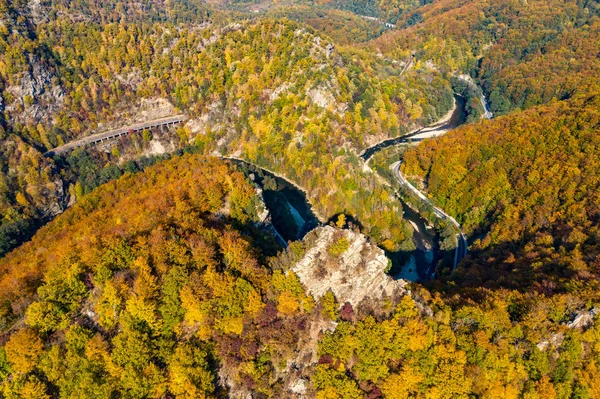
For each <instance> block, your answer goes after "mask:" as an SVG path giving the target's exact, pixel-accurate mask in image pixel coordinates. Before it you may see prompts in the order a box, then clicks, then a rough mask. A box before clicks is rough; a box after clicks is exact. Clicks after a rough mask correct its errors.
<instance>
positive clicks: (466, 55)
mask: <svg viewBox="0 0 600 399" xmlns="http://www.w3.org/2000/svg"><path fill="white" fill-rule="evenodd" d="M418 13H419V15H420V18H419V19H421V20H422V22H421V23H419V24H417V25H414V26H410V27H409V25H411V24H410V23H409V20H406V19H405V20H404V22H399V24H401V25H402V24H404V26H406V29H400V30H397V31H394V32H392V33H389V34H386V35H384V36H383V37H382V38H381V39H379V40H378V41H377V42H376V46H377V47H378V48H379V50H380V51H382V52H383V53H384V54H389V55H390V56H396V57H406V55H407V54H409V52H411V51H414V52H416V53H417V57H418V58H419V59H420V60H422V62H425V61H428V60H431V61H432V62H433V63H434V64H435V65H436V66H437V67H438V68H442V69H443V70H446V71H448V72H452V71H454V70H456V69H459V70H462V71H468V72H470V73H471V74H473V75H474V76H476V77H478V78H479V79H480V80H481V83H482V86H483V88H484V90H485V91H486V94H488V97H489V100H490V104H491V107H492V111H493V112H494V113H495V114H503V113H507V112H509V111H511V110H514V109H524V108H528V107H531V106H534V105H539V104H544V103H547V102H548V101H550V100H551V99H553V98H556V99H565V98H569V97H570V96H572V95H573V94H574V93H577V92H583V93H585V92H586V91H587V90H588V85H589V84H590V83H591V82H593V81H597V71H598V69H599V68H600V65H599V58H598V56H597V55H598V52H599V51H600V48H599V47H598V46H599V44H598V43H599V40H598V36H599V35H600V32H599V29H600V18H599V15H600V5H599V4H598V2H596V1H575V0H570V1H554V0H534V1H494V2H486V1H478V0H471V1H457V0H442V1H437V2H434V3H432V4H430V5H427V6H424V7H422V8H420V9H419V10H418Z"/></svg>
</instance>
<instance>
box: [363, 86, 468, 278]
mask: <svg viewBox="0 0 600 399" xmlns="http://www.w3.org/2000/svg"><path fill="white" fill-rule="evenodd" d="M454 100H455V107H454V111H453V112H452V115H451V116H450V117H449V118H444V120H443V121H442V122H439V123H436V124H434V125H432V126H428V127H426V128H422V129H419V130H416V131H414V132H412V133H410V134H408V135H405V136H402V137H397V138H394V139H390V140H386V141H384V142H381V143H379V144H377V145H375V146H373V147H371V148H368V149H367V150H366V151H365V152H364V153H363V154H362V155H361V157H362V158H363V159H364V160H365V161H366V162H368V160H369V159H370V158H371V157H372V156H373V155H374V154H375V153H377V152H379V151H381V150H383V149H385V148H387V147H391V146H395V145H398V144H409V143H414V142H418V141H422V140H424V139H425V138H430V137H435V136H438V135H442V134H445V133H447V132H448V131H450V130H453V129H456V128H457V127H459V126H461V125H463V124H464V123H465V122H466V120H467V115H466V101H465V99H464V98H463V97H462V96H459V95H455V96H454ZM398 200H399V201H400V202H401V204H402V210H403V218H404V220H406V221H408V222H409V223H410V224H411V226H412V227H413V243H414V244H415V247H416V250H414V251H412V252H410V253H406V252H400V253H395V254H391V258H392V265H393V266H392V269H391V270H390V275H391V276H392V277H394V278H401V279H405V280H409V281H425V280H429V279H431V278H433V277H434V276H435V269H436V265H437V263H438V261H439V260H440V259H441V258H442V257H443V256H444V253H443V252H442V251H441V250H440V248H439V244H438V242H439V234H438V233H437V232H435V231H434V230H433V229H432V228H429V222H428V221H427V220H426V219H425V218H423V217H422V216H421V215H420V214H419V213H418V212H417V211H415V210H414V209H412V208H411V207H409V206H408V205H407V204H406V203H405V202H404V201H402V199H401V198H398Z"/></svg>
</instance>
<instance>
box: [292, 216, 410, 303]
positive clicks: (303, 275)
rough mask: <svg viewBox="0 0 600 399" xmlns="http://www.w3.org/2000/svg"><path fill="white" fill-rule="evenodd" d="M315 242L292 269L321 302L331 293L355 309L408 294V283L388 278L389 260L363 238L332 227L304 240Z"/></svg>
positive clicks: (348, 231)
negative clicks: (362, 305)
mask: <svg viewBox="0 0 600 399" xmlns="http://www.w3.org/2000/svg"><path fill="white" fill-rule="evenodd" d="M305 241H306V242H311V241H312V242H314V244H313V245H311V247H310V248H308V250H307V252H306V254H305V255H304V257H303V258H302V259H301V260H300V261H299V262H298V263H296V264H295V265H294V266H293V267H292V271H293V272H294V273H296V275H298V278H299V279H300V281H301V282H302V284H303V285H304V286H305V287H306V289H307V291H308V292H310V294H311V295H312V296H313V297H314V298H315V300H319V299H320V298H321V297H322V296H323V295H325V293H326V292H327V291H328V290H331V291H332V292H333V294H334V295H335V297H336V299H337V300H338V302H339V303H340V304H343V303H345V302H349V303H350V304H351V305H352V306H354V307H356V306H358V305H360V304H361V303H363V302H364V301H370V302H372V301H381V300H383V299H384V298H390V297H401V296H403V295H405V294H406V293H408V290H407V288H406V285H407V282H406V281H404V280H394V279H393V278H392V277H390V276H388V275H387V274H386V270H387V268H388V266H389V260H388V258H387V257H386V256H385V254H384V252H383V250H381V249H380V248H378V247H376V246H375V245H374V244H372V243H370V242H369V241H368V240H367V237H365V236H364V235H362V234H360V233H357V232H354V231H351V230H339V229H335V228H333V227H330V226H325V227H321V228H318V229H316V230H314V231H313V232H311V233H310V234H309V236H308V237H307V238H306V239H305Z"/></svg>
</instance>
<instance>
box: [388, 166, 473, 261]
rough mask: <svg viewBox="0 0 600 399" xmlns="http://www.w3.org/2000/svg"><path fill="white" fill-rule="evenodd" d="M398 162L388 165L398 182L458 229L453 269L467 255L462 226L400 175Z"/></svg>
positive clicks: (466, 243) (465, 239)
mask: <svg viewBox="0 0 600 399" xmlns="http://www.w3.org/2000/svg"><path fill="white" fill-rule="evenodd" d="M400 164H401V162H400V161H398V162H395V163H393V164H392V166H390V169H391V170H392V172H394V176H396V179H398V181H399V182H400V184H401V185H403V186H404V187H406V188H407V189H408V190H410V191H411V192H412V193H414V194H415V195H416V196H417V197H419V199H420V200H421V202H423V203H424V204H426V205H428V206H430V207H431V208H432V209H433V213H434V214H435V216H437V217H438V218H440V219H445V220H448V221H450V223H452V224H453V225H454V226H455V227H456V228H457V229H458V230H459V231H460V233H459V234H457V235H456V238H457V239H458V246H457V247H456V250H455V251H454V267H453V269H455V268H456V265H458V264H459V263H460V261H461V260H463V258H464V257H465V256H467V247H468V246H469V243H468V241H467V236H466V235H465V234H464V233H463V232H462V228H461V226H460V224H459V223H458V222H457V221H456V219H454V218H453V217H452V216H450V215H448V214H447V213H446V212H444V211H443V210H442V209H440V208H439V207H437V206H435V205H434V204H433V202H431V200H430V199H429V198H427V196H426V195H425V194H423V193H422V192H421V191H419V190H418V189H417V188H416V187H415V186H413V185H412V184H410V182H409V181H408V180H407V179H406V178H405V177H404V176H403V175H402V173H400Z"/></svg>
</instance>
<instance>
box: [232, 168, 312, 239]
mask: <svg viewBox="0 0 600 399" xmlns="http://www.w3.org/2000/svg"><path fill="white" fill-rule="evenodd" d="M229 160H230V161H231V162H233V163H235V164H236V165H237V166H238V167H239V168H240V169H241V170H242V171H243V172H245V173H246V174H247V175H248V177H249V178H250V179H251V180H252V181H253V182H254V183H255V184H256V185H257V186H258V187H260V188H261V189H262V192H263V193H262V195H263V200H264V202H265V205H266V207H267V210H268V211H269V217H270V220H271V224H272V225H273V227H274V228H275V230H276V233H277V234H278V235H279V236H280V237H281V238H283V241H286V242H287V241H296V240H300V239H302V238H304V236H305V235H306V233H308V232H309V231H311V230H312V229H314V228H315V227H317V226H318V225H319V220H318V219H317V217H316V216H315V214H314V213H313V211H312V207H311V205H310V203H309V202H308V200H307V198H306V194H305V193H304V192H303V191H302V190H300V189H299V188H298V187H296V186H295V185H294V184H292V183H291V182H289V181H287V180H285V179H284V178H282V177H279V176H276V175H275V174H273V173H271V172H269V171H267V170H265V169H263V168H260V167H259V166H256V165H253V164H250V163H248V162H245V161H242V160H240V159H232V158H229Z"/></svg>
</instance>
